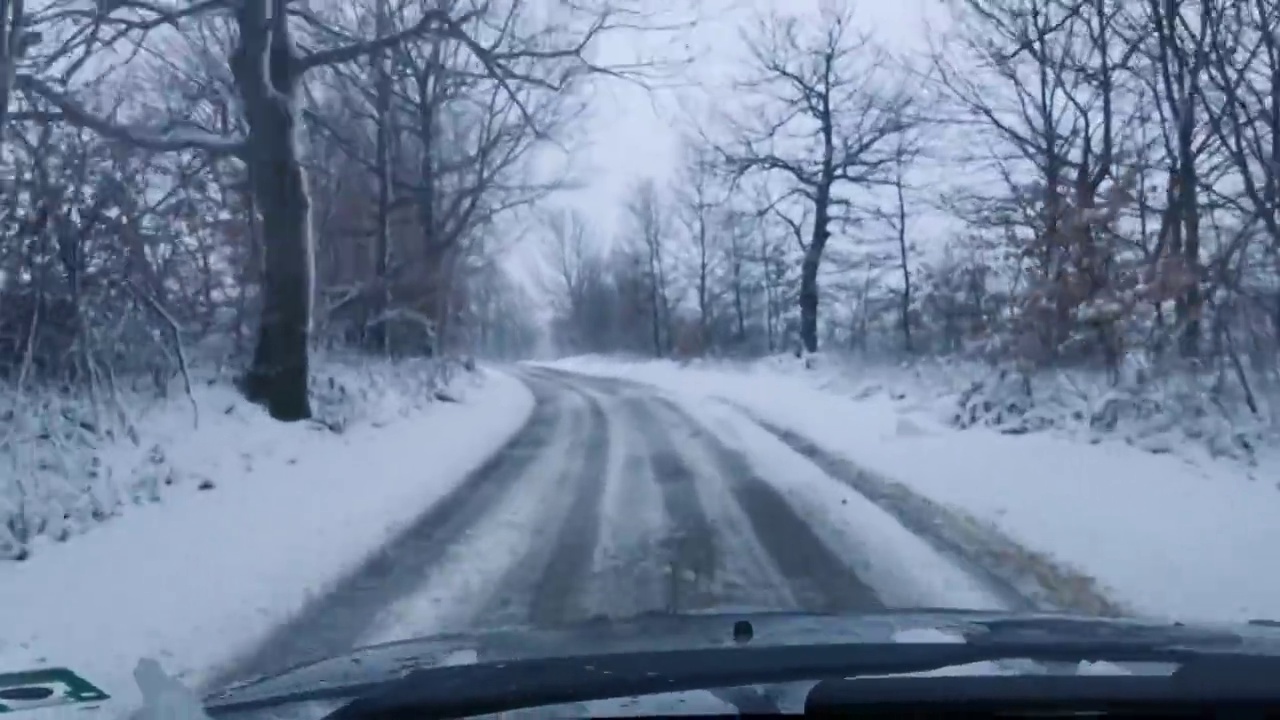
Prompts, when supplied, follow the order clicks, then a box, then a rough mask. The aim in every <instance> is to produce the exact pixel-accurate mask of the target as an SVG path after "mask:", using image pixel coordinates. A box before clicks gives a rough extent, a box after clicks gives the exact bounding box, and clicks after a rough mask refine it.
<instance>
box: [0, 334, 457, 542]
mask: <svg viewBox="0 0 1280 720" xmlns="http://www.w3.org/2000/svg"><path fill="white" fill-rule="evenodd" d="M312 367H313V378H312V384H311V386H312V396H313V397H312V402H313V411H314V414H315V417H314V419H313V420H312V421H311V423H310V424H311V426H312V427H314V428H316V429H317V430H319V431H321V432H333V433H344V432H346V431H348V430H349V429H350V428H352V427H355V426H360V425H372V426H382V425H386V424H389V423H391V422H394V421H396V420H397V419H399V418H403V417H406V416H408V415H410V414H412V413H413V412H415V411H417V410H420V409H422V408H423V407H424V406H426V405H427V404H429V403H431V402H434V401H437V400H438V399H440V398H441V396H444V397H448V396H445V395H444V392H445V389H446V386H447V385H448V384H449V383H450V382H451V381H453V382H456V380H457V379H458V378H457V376H459V375H467V374H468V373H466V372H464V371H463V370H462V369H461V368H462V365H461V364H460V363H455V362H452V361H436V360H428V359H408V360H401V361H383V360H376V359H375V360H371V359H369V358H368V357H367V356H361V355H356V354H348V355H341V354H326V355H321V356H319V357H317V358H315V359H314V360H313V364H312ZM191 376H192V385H193V388H192V394H191V396H190V397H189V398H188V397H184V396H183V395H184V394H183V391H182V390H181V389H175V390H174V391H171V392H169V393H168V396H169V397H168V399H163V400H161V399H157V398H156V397H155V396H154V395H153V394H150V393H146V392H136V391H133V390H129V389H117V390H116V391H114V392H110V393H103V394H102V396H100V397H98V398H97V400H96V401H95V400H94V399H92V398H89V397H87V396H86V395H87V394H86V393H75V394H72V393H59V392H56V391H54V390H51V389H37V388H29V389H27V390H26V391H25V392H22V393H17V392H16V391H14V389H13V388H12V387H11V386H7V385H4V386H0V559H9V560H15V559H16V560H21V559H24V558H26V557H27V556H28V555H29V554H30V553H31V552H32V550H33V547H35V543H37V542H38V541H39V540H41V539H44V540H48V541H57V542H61V541H65V540H67V539H69V538H71V537H73V536H76V535H78V534H81V533H83V532H85V531H86V530H88V529H90V528H91V527H92V526H93V525H95V524H96V523H99V522H102V521H104V520H107V519H109V518H111V517H113V516H115V515H118V514H120V513H122V512H126V511H127V508H128V507H129V506H131V505H144V504H149V503H157V502H163V501H164V497H165V494H166V493H167V492H170V491H175V490H180V491H192V492H199V491H210V490H216V487H217V483H218V480H219V478H218V477H217V475H216V470H217V468H213V467H211V466H209V464H208V463H205V462H202V461H197V460H195V459H189V460H187V461H185V462H184V461H183V460H182V459H180V458H177V457H175V456H174V452H172V450H173V449H174V448H175V447H177V448H182V449H183V450H184V457H188V458H197V457H204V455H202V454H201V453H205V454H207V453H208V452H210V451H219V450H220V451H221V453H222V454H223V455H231V456H234V455H235V454H236V451H233V452H231V453H227V447H226V445H227V444H229V443H244V442H245V441H246V440H252V439H253V438H254V436H255V435H263V433H261V429H262V428H264V427H266V426H270V425H273V424H275V421H273V420H270V419H269V418H267V416H266V414H265V412H264V411H263V410H262V409H261V408H259V407H257V406H255V405H252V404H250V403H248V402H246V401H245V400H244V399H243V398H242V397H241V396H240V395H239V393H238V392H237V391H236V390H235V388H234V386H233V383H232V378H231V374H230V373H229V372H227V371H224V370H219V369H217V368H216V367H214V366H212V365H210V366H208V367H196V368H193V369H192V371H191ZM174 383H175V386H177V387H179V388H180V387H181V381H180V380H177V379H175V380H174ZM255 428H256V429H257V430H258V432H255ZM262 442H267V441H266V440H263V441H262ZM201 445H204V446H209V447H208V449H207V450H204V451H200V452H194V453H193V452H190V451H191V449H192V448H198V446H201ZM265 449H266V448H262V447H257V446H249V445H246V446H245V447H242V448H241V447H237V451H239V452H240V453H241V454H242V455H243V456H244V457H243V459H242V461H243V462H244V463H250V462H251V456H252V454H253V453H254V452H257V451H260V450H265ZM221 470H222V471H224V472H225V471H226V468H221Z"/></svg>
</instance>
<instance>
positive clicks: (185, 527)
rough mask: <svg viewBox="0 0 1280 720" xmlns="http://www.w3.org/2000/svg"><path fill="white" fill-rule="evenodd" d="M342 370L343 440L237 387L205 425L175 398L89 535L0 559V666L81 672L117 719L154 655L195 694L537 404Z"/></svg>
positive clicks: (491, 389) (219, 386)
mask: <svg viewBox="0 0 1280 720" xmlns="http://www.w3.org/2000/svg"><path fill="white" fill-rule="evenodd" d="M328 370H330V371H333V370H334V369H333V368H328ZM337 371H338V375H339V377H340V379H341V384H342V386H343V387H344V388H346V389H345V391H343V392H340V393H338V394H339V395H343V396H348V395H350V396H354V397H346V399H337V400H333V401H332V402H333V403H335V404H338V405H342V406H343V407H339V408H337V410H336V411H335V409H334V408H326V407H324V403H323V402H322V403H320V404H319V407H318V408H317V410H318V414H319V415H321V416H324V415H328V416H329V418H328V422H329V424H330V425H332V426H334V427H337V424H336V423H337V421H338V420H341V421H342V423H343V425H344V427H343V428H342V431H341V432H335V431H334V429H333V428H331V427H325V425H324V424H322V423H318V422H303V423H292V424H284V423H278V422H275V421H273V420H271V419H269V418H268V417H267V416H266V414H265V412H264V411H263V410H261V409H260V408H258V407H256V406H254V405H251V404H249V403H247V402H245V401H244V400H243V399H241V398H240V397H239V396H238V395H237V394H236V393H235V391H234V390H233V389H232V388H231V387H230V386H229V385H227V384H225V383H215V384H209V385H203V384H198V385H197V387H196V388H195V393H194V399H195V402H196V406H197V407H198V408H199V424H198V427H197V426H195V425H194V423H193V414H192V406H191V404H190V403H188V402H187V401H186V400H185V399H180V400H175V401H171V402H167V403H165V404H162V405H160V406H158V407H156V408H153V409H152V410H151V411H150V412H147V413H145V414H143V415H142V416H141V417H139V418H138V419H137V421H136V423H135V427H136V429H137V434H138V437H139V438H140V440H141V444H140V445H137V446H135V445H134V444H133V443H130V442H127V441H122V442H117V443H110V444H106V445H104V446H102V447H100V448H98V449H97V452H96V453H95V454H96V456H97V457H98V458H99V459H100V463H101V465H102V466H104V467H109V468H114V469H115V470H116V473H115V474H114V475H115V477H116V478H117V479H116V480H115V481H112V482H109V483H108V482H104V483H103V484H105V485H110V487H111V488H112V489H113V490H115V491H118V492H119V493H121V494H122V495H124V496H125V502H124V503H123V504H122V505H121V506H120V509H119V510H118V515H117V516H113V517H109V518H107V519H106V520H104V521H102V522H98V523H94V524H92V525H89V526H87V527H84V528H81V531H82V535H80V534H77V535H71V536H70V537H69V538H68V539H67V540H66V541H65V542H57V541H54V540H51V539H48V538H46V537H43V536H37V537H36V538H34V540H33V541H32V542H31V543H30V547H29V556H28V557H27V558H26V559H25V560H21V561H12V560H0V671H17V670H23V669H34V668H38V667H47V666H65V667H70V668H72V669H74V670H75V671H77V672H80V673H81V674H83V675H84V676H85V677H87V678H89V679H90V680H91V681H93V682H95V683H97V684H99V685H100V686H101V687H102V688H103V689H104V690H105V691H106V692H107V693H108V694H110V695H111V696H112V702H111V703H108V704H107V705H106V706H105V707H104V708H102V710H105V711H108V712H110V711H111V710H112V709H113V708H114V709H115V712H116V713H119V712H124V711H127V710H129V709H131V708H132V707H135V706H136V704H137V702H138V700H139V699H140V698H139V695H138V688H137V683H136V682H135V680H134V677H133V671H134V668H135V666H136V665H137V663H138V661H139V659H141V658H152V659H155V660H157V661H159V662H160V664H161V666H162V667H163V669H164V671H165V672H167V673H169V674H172V675H175V676H177V677H178V678H180V679H181V680H182V682H183V683H184V684H186V685H188V686H190V687H199V686H200V683H201V681H202V680H203V679H204V678H207V677H208V676H209V675H210V674H212V673H213V672H215V671H216V670H217V668H218V667H219V666H220V665H222V664H223V663H227V662H229V661H231V660H233V659H234V658H235V656H236V655H237V654H239V653H242V652H244V651H245V650H246V649H247V648H249V647H251V646H252V645H253V644H254V643H255V641H256V640H257V639H258V638H260V637H262V636H263V635H264V634H265V633H266V632H267V631H268V630H270V629H271V628H272V627H274V626H276V625H278V624H279V623H280V622H281V621H282V620H284V619H285V618H287V617H289V616H290V615H291V614H292V613H294V612H296V611H297V610H298V609H299V608H301V607H302V606H303V604H304V603H305V602H306V601H307V600H308V598H309V597H311V596H312V595H313V594H317V593H322V592H323V591H324V590H325V589H326V588H327V586H329V585H330V584H331V583H333V582H335V581H336V580H337V579H339V578H340V577H341V576H342V575H343V574H344V573H345V572H347V571H349V570H350V569H351V568H353V567H355V566H356V565H358V564H359V563H360V562H361V561H362V560H363V559H365V558H366V557H367V556H368V554H369V553H371V552H373V551H376V550H377V549H378V548H379V547H380V546H382V545H383V544H384V543H385V542H386V541H387V540H388V539H389V538H390V537H392V536H393V535H394V534H395V533H396V532H397V530H399V529H400V528H401V527H403V526H404V525H406V524H407V523H408V522H410V521H411V520H413V519H414V518H415V517H416V516H417V515H419V514H420V513H421V512H422V511H424V510H425V509H426V508H428V507H429V506H430V505H432V503H433V502H434V501H436V500H437V499H439V498H440V497H442V496H443V495H444V494H445V493H447V492H448V491H449V490H451V489H452V488H453V487H455V486H456V485H457V483H458V482H460V481H461V480H462V479H463V478H465V477H466V476H467V474H468V473H469V472H470V471H472V470H473V469H475V468H476V467H478V466H479V465H480V464H481V463H482V462H484V461H485V460H486V459H487V458H488V457H489V456H490V455H492V454H493V452H494V451H495V450H496V449H497V448H499V447H500V446H501V445H502V444H503V443H504V442H505V441H506V440H507V439H509V438H510V437H511V436H512V435H513V434H514V433H515V432H516V431H517V430H518V429H519V428H520V427H521V425H522V424H523V423H524V421H525V419H526V418H527V417H528V415H529V413H530V411H531V410H532V407H533V398H532V396H531V395H530V394H529V392H528V391H527V389H526V388H525V387H524V386H523V385H522V384H521V383H520V382H519V381H518V380H516V379H514V378H512V377H510V376H507V375H504V374H501V373H498V372H493V371H489V370H485V369H483V368H482V369H480V370H478V371H476V372H474V373H460V374H459V375H458V376H457V377H455V378H454V379H453V381H452V382H451V383H449V385H448V388H447V393H448V394H447V395H441V396H440V398H443V401H442V400H441V399H439V398H437V399H436V400H435V401H433V398H432V393H434V392H436V391H435V389H434V388H433V386H431V385H430V384H428V383H417V384H415V383H413V382H409V381H408V380H407V379H406V378H409V377H411V375H410V374H409V373H407V371H406V370H405V369H404V368H403V367H387V368H378V367H373V368H367V369H365V370H359V369H350V368H338V369H337ZM158 456H162V457H158ZM139 468H142V470H141V471H140V470H139ZM156 475H158V476H159V479H158V480H157V479H156V478H155V477H154V476H156ZM71 477H74V476H71ZM166 479H172V480H173V482H172V484H171V485H166ZM2 485H4V482H0V486H2ZM202 488H203V489H202ZM98 492H99V494H101V493H102V492H103V491H102V490H99V491H98ZM129 500H135V501H136V502H129ZM77 712H80V713H81V714H83V711H79V710H75V709H69V710H61V711H58V710H43V711H33V712H31V713H27V714H26V715H25V717H30V718H42V717H49V716H55V715H59V713H63V714H74V713H77ZM93 712H97V711H93Z"/></svg>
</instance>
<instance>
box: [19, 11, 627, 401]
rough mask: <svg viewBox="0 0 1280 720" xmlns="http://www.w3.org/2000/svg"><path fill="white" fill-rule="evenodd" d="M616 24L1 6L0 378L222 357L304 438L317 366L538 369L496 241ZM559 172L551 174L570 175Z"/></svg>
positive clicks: (438, 15)
mask: <svg viewBox="0 0 1280 720" xmlns="http://www.w3.org/2000/svg"><path fill="white" fill-rule="evenodd" d="M642 22H643V18H641V17H640V16H638V15H637V14H636V12H635V11H634V9H631V8H629V7H628V6H627V5H626V4H625V1H620V2H609V3H605V2H589V3H579V2H568V1H565V2H560V1H559V0H556V1H555V2H538V3H533V2H526V1H525V0H506V1H505V2H501V3H493V2H485V1H481V0H361V1H360V2H344V3H321V2H312V1H311V0H97V1H96V2H92V3H85V2H80V1H79V0H52V1H51V2H48V3H42V4H41V5H40V6H39V7H33V6H32V5H31V4H29V3H26V2H24V0H0V132H2V133H3V134H2V135H0V227H3V231H2V237H3V240H0V372H3V374H4V375H5V376H6V377H7V378H8V380H9V382H11V383H13V384H14V385H15V386H16V388H17V389H18V390H19V391H22V390H23V389H24V388H29V387H33V386H34V385H35V384H37V383H38V384H41V386H42V387H44V388H52V389H57V388H61V389H62V390H64V391H74V392H81V391H84V390H88V391H89V392H92V393H103V394H106V393H109V392H113V391H114V390H113V388H114V384H115V383H117V382H119V383H125V382H128V383H134V384H137V383H144V384H146V383H150V382H154V383H155V386H156V387H157V388H159V389H162V390H163V389H164V388H167V387H168V384H169V383H170V381H172V380H173V379H174V378H176V377H177V376H178V375H180V374H183V373H184V372H185V365H184V363H185V358H186V353H187V348H188V347H189V346H204V345H217V344H219V343H221V344H223V345H229V347H227V348H223V349H222V350H221V351H222V352H223V355H224V356H225V357H227V358H230V359H231V361H233V362H238V363H241V364H242V365H243V366H244V372H243V373H242V375H241V377H240V386H241V389H242V391H243V392H244V394H245V395H246V396H247V397H248V398H249V399H251V400H253V401H255V402H259V403H261V404H262V405H263V406H264V407H266V408H267V409H268V411H269V412H270V414H271V415H272V416H273V417H275V418H277V419H280V420H285V421H290V420H299V419H304V418H307V417H309V416H310V415H311V407H310V402H309V394H308V390H309V388H308V378H309V374H310V370H309V356H310V353H311V351H312V350H313V349H314V348H315V347H317V346H324V345H329V346H342V347H351V348H358V349H363V350H367V351H370V352H377V353H383V354H400V355H404V354H411V355H444V354H449V353H454V354H457V353H474V352H477V351H480V352H488V353H490V354H499V355H506V356H515V355H520V354H524V353H527V352H528V350H529V348H530V347H531V346H532V344H533V343H534V342H535V341H536V335H535V333H536V321H535V320H534V319H533V318H532V313H531V310H530V308H531V307H532V303H531V302H530V301H529V299H528V298H527V297H525V295H526V294H527V293H526V291H525V290H524V289H523V288H522V286H521V285H520V284H519V283H517V282H515V281H514V280H513V279H512V278H511V277H510V276H509V274H508V273H507V272H506V271H505V270H504V269H503V267H502V264H501V262H500V259H501V257H502V253H503V252H504V246H505V244H506V241H505V240H504V237H508V236H510V235H511V234H512V233H511V232H510V231H509V228H508V227H507V226H506V225H505V224H506V223H510V222H513V220H512V219H513V218H516V217H518V216H519V214H520V213H522V212H525V211H527V209H528V208H530V207H531V206H533V205H534V204H536V203H538V202H540V201H541V200H543V199H544V198H545V197H547V196H548V195H549V194H551V193H553V192H555V191H556V190H557V189H559V188H561V187H563V186H564V185H565V183H566V182H567V181H568V180H569V179H570V178H569V177H568V176H567V175H566V174H565V173H564V172H559V171H555V170H547V169H546V167H547V165H548V163H547V162H546V157H547V156H551V157H552V158H553V159H554V157H555V156H557V154H560V155H563V154H565V153H568V152H572V151H573V147H572V142H571V136H570V134H569V133H568V130H570V129H571V128H572V127H574V126H575V124H576V123H578V122H579V120H580V119H581V117H582V114H583V112H584V110H585V104H584V101H583V97H584V95H583V93H582V92H581V91H582V90H583V88H584V87H586V86H587V84H588V83H590V82H591V81H592V80H591V79H592V77H593V76H598V75H601V74H608V75H614V76H616V75H626V74H629V73H636V72H640V71H639V70H638V69H637V68H617V67H604V66H600V65H597V64H595V63H594V61H593V60H592V57H593V56H594V55H595V54H596V53H595V50H594V47H595V45H596V44H597V43H598V42H599V41H600V39H602V38H604V37H606V36H610V35H612V34H614V33H616V32H619V31H620V30H627V31H632V30H634V29H635V28H637V27H638V26H640V25H641V24H642ZM561 164H563V163H561Z"/></svg>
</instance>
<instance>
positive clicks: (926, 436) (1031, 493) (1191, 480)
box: [556, 358, 1280, 620]
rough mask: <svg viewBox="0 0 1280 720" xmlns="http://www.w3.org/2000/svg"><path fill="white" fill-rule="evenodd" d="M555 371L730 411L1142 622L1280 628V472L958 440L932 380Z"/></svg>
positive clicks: (1111, 445) (1094, 448)
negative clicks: (969, 527)
mask: <svg viewBox="0 0 1280 720" xmlns="http://www.w3.org/2000/svg"><path fill="white" fill-rule="evenodd" d="M556 364H557V365H558V366H560V367H564V368H565V369H573V370H577V371H580V372H586V373H592V374H600V375H610V376H615V377H628V378H632V379H635V380H639V381H644V382H649V383H652V384H655V385H658V386H660V387H664V388H667V389H670V390H673V391H675V392H677V393H678V394H679V396H680V397H681V398H684V399H685V400H686V401H692V402H697V401H698V399H700V398H701V399H705V398H707V397H709V396H710V397H717V398H723V399H727V400H730V401H732V402H733V403H736V404H738V405H740V406H741V407H743V408H744V409H747V410H748V411H750V412H751V413H753V414H755V415H757V416H759V417H761V418H762V419H764V420H766V421H768V422H770V423H772V424H775V425H777V426H779V427H782V428H785V429H787V430H790V431H792V432H795V433H797V434H799V435H802V436H804V437H806V438H808V439H810V440H811V441H812V442H813V443H814V444H815V445H817V446H819V447H821V448H822V449H824V450H825V451H827V452H830V453H832V454H838V455H841V456H843V457H846V458H848V459H849V460H851V461H854V462H856V463H858V464H859V465H860V466H862V467H864V468H866V469H867V470H869V471H871V472H873V473H877V474H880V475H883V476H885V477H888V478H892V479H894V480H897V481H899V482H902V483H905V484H906V485H907V486H909V487H910V488H912V489H913V490H915V491H917V492H919V493H921V494H923V495H925V496H927V497H930V498H932V499H933V500H935V501H937V502H940V503H943V504H944V505H949V506H952V507H956V508H959V509H961V510H963V511H965V512H966V513H968V514H970V515H972V516H973V517H975V518H977V519H978V520H980V521H983V522H986V523H989V524H991V525H993V526H994V527H996V528H997V529H999V530H1000V531H1002V532H1004V533H1005V534H1007V535H1009V536H1011V537H1013V538H1015V539H1016V540H1018V541H1020V542H1022V543H1023V544H1025V545H1026V546H1027V547H1028V548H1029V549H1032V550H1034V551H1037V552H1040V553H1043V554H1046V555H1048V556H1050V557H1052V558H1053V559H1055V560H1056V561H1058V562H1061V563H1064V564H1065V565H1068V566H1071V567H1074V568H1078V569H1079V570H1080V571H1081V572H1082V573H1083V574H1086V575H1089V576H1092V577H1094V578H1096V579H1097V580H1098V581H1099V582H1100V583H1101V584H1102V585H1103V587H1104V589H1105V590H1106V591H1107V592H1108V594H1110V595H1112V596H1113V597H1115V598H1116V599H1117V600H1119V601H1121V602H1122V603H1124V604H1125V605H1127V606H1128V607H1130V608H1133V609H1134V610H1135V611H1137V612H1139V613H1142V614H1145V615H1152V616H1159V617H1176V618H1184V619H1191V620H1196V619H1204V620H1209V619H1213V620H1243V619H1250V618H1280V576H1277V575H1276V574H1275V573H1274V572H1273V566H1274V562H1272V561H1271V560H1270V557H1271V555H1272V548H1274V547H1277V546H1280V522H1277V521H1276V518H1280V492H1277V488H1276V486H1275V485H1274V484H1273V483H1274V478H1275V477H1280V472H1271V473H1270V477H1271V478H1272V480H1270V481H1266V480H1263V479H1262V478H1263V477H1266V475H1267V471H1268V470H1269V469H1270V470H1276V469H1278V468H1276V467H1272V466H1271V464H1270V463H1263V464H1262V466H1261V467H1259V468H1254V469H1250V468H1247V467H1244V466H1242V465H1240V464H1237V463H1227V462H1221V461H1212V460H1210V458H1209V457H1208V455H1207V454H1205V453H1201V452H1196V451H1195V450H1194V449H1189V450H1187V451H1186V452H1185V453H1184V454H1181V455H1174V454H1162V455H1155V454H1152V453H1150V452H1146V451H1144V450H1141V449H1139V448H1136V447H1132V446H1130V445H1127V444H1124V443H1120V442H1097V443H1096V444H1087V443H1082V442H1079V441H1076V440H1073V439H1071V438H1070V437H1066V436H1062V435H1055V434H1051V433H1037V434H1025V435H1008V434H1003V433H1000V432H997V431H996V430H994V429H991V428H987V427H983V426H978V427H974V428H971V429H968V430H964V431H958V430H955V429H953V428H952V427H950V426H949V425H948V424H947V422H946V421H945V418H942V417H940V416H939V413H938V407H939V406H938V403H937V400H938V398H941V397H945V396H948V395H949V394H950V393H951V392H952V391H950V390H947V389H946V388H942V387H939V386H930V385H928V384H927V383H921V384H920V385H919V386H918V387H916V388H913V389H910V390H907V389H905V388H907V387H908V385H907V384H905V383H904V384H901V385H898V386H897V387H898V389H897V390H894V391H892V392H870V393H867V392H863V393H861V394H860V397H858V396H855V394H854V392H853V391H852V390H851V389H850V386H851V385H852V384H853V383H850V382H849V381H847V380H845V381H837V380H835V379H834V378H833V376H832V375H831V374H829V373H825V372H807V373H805V372H800V373H798V372H794V371H792V370H780V369H778V368H777V367H770V364H769V363H761V364H755V365H750V366H740V367H738V368H735V369H726V368H715V367H711V366H702V367H681V366H679V365H676V364H674V363H667V362H647V363H620V362H615V361H610V360H608V359H604V358H573V359H568V360H565V361H561V362H559V363H556ZM957 384H960V382H957ZM952 397H954V396H953V395H952ZM1254 473H1256V477H1257V478H1258V479H1254V478H1255V475H1254Z"/></svg>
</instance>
